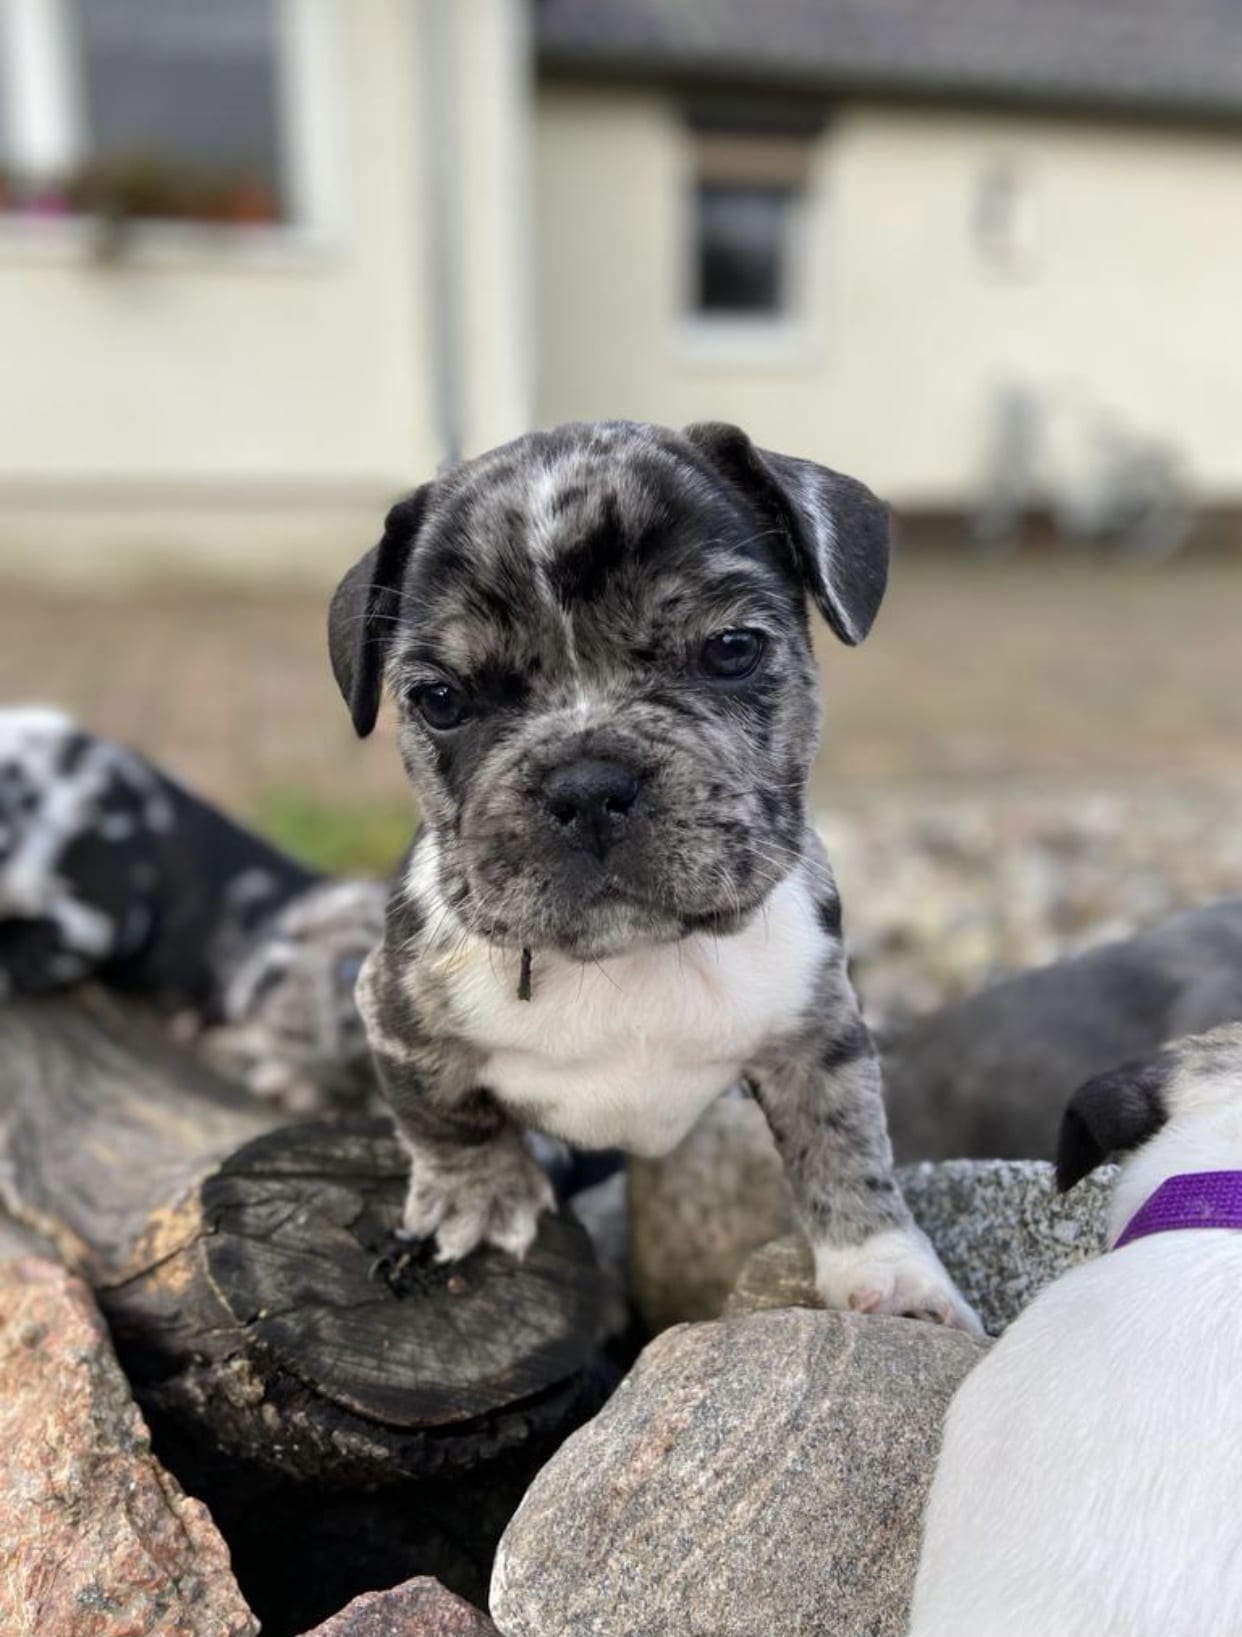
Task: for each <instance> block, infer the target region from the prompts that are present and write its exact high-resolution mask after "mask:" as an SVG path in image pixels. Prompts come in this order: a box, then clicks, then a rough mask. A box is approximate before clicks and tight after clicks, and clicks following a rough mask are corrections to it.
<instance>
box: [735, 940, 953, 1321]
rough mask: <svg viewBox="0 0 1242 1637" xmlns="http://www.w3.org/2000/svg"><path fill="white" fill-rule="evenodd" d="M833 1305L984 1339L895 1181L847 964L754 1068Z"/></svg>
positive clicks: (835, 968)
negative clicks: (792, 1032) (805, 1020)
mask: <svg viewBox="0 0 1242 1637" xmlns="http://www.w3.org/2000/svg"><path fill="white" fill-rule="evenodd" d="M747 1079H748V1080H749V1081H750V1084H751V1086H752V1088H753V1090H754V1092H755V1095H756V1097H757V1099H758V1101H759V1104H760V1106H761V1107H762V1109H763V1111H764V1113H765V1114H766V1115H767V1119H768V1124H769V1125H770V1126H771V1128H772V1134H773V1136H774V1137H775V1139H776V1145H777V1148H778V1149H779V1150H780V1153H781V1157H782V1159H783V1160H784V1163H785V1169H786V1172H787V1174H788V1176H789V1180H790V1186H791V1188H792V1190H793V1196H794V1204H795V1206H796V1208H797V1211H798V1214H799V1216H800V1218H801V1221H802V1226H803V1229H804V1231H805V1233H806V1235H807V1238H808V1239H809V1240H810V1242H811V1249H812V1251H813V1253H814V1257H815V1282H816V1285H817V1286H818V1288H819V1292H820V1295H821V1296H822V1297H823V1299H824V1301H825V1302H826V1304H827V1305H828V1306H829V1307H851V1308H854V1309H856V1310H857V1311H859V1312H862V1313H897V1314H903V1315H906V1316H908V1317H911V1318H923V1319H932V1320H934V1321H936V1322H937V1323H940V1324H948V1325H952V1326H954V1327H955V1328H957V1329H960V1330H966V1331H968V1332H969V1333H970V1334H971V1335H975V1336H980V1335H982V1334H983V1331H982V1327H981V1326H980V1324H979V1321H978V1319H977V1318H976V1317H975V1315H974V1313H973V1312H972V1311H971V1309H970V1307H969V1305H968V1304H967V1303H966V1301H965V1300H964V1298H963V1297H962V1295H961V1294H960V1292H959V1291H958V1290H957V1288H956V1286H955V1285H954V1284H953V1281H952V1280H951V1279H950V1278H949V1276H948V1274H947V1273H946V1272H945V1270H944V1268H943V1267H942V1266H941V1265H940V1260H939V1258H938V1257H937V1255H936V1253H935V1251H934V1250H933V1249H932V1246H931V1243H930V1241H929V1240H928V1239H927V1237H926V1235H925V1234H924V1233H923V1232H922V1230H921V1229H919V1228H918V1227H916V1226H915V1223H914V1220H913V1218H912V1217H911V1215H910V1211H909V1207H908V1206H907V1205H906V1202H905V1200H904V1199H903V1198H902V1196H901V1190H900V1189H899V1188H898V1186H897V1180H896V1178H895V1177H894V1175H893V1156H892V1148H891V1146H890V1144H889V1140H888V1131H887V1128H886V1125H885V1120H884V1102H883V1095H882V1090H881V1079H880V1065H879V1060H878V1059H877V1057H876V1053H875V1048H874V1046H873V1045H872V1043H871V1036H870V1034H869V1033H868V1031H867V1027H866V1025H865V1024H864V1022H863V1020H862V1018H861V1017H860V1016H859V1013H858V1004H857V1001H856V999H855V997H854V993H853V990H852V989H851V987H850V984H849V980H848V978H847V977H846V975H845V972H844V968H843V967H842V966H840V965H839V964H838V965H831V966H829V967H828V968H827V969H826V970H825V974H824V984H823V985H822V987H821V990H820V995H819V999H818V1001H817V1004H816V1007H815V1022H814V1023H812V1024H810V1025H809V1026H808V1027H807V1028H806V1029H805V1031H804V1032H802V1033H801V1034H800V1035H798V1036H797V1037H795V1038H794V1039H792V1040H787V1041H785V1042H783V1043H782V1045H781V1047H780V1048H779V1049H777V1050H774V1051H772V1052H771V1053H769V1054H768V1055H767V1056H765V1057H764V1058H763V1059H762V1060H761V1061H759V1062H757V1063H755V1064H753V1065H751V1067H750V1068H749V1069H748V1071H747Z"/></svg>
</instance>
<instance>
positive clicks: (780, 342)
mask: <svg viewBox="0 0 1242 1637" xmlns="http://www.w3.org/2000/svg"><path fill="white" fill-rule="evenodd" d="M805 141H806V146H807V167H808V174H807V178H806V181H805V182H804V183H803V184H802V185H801V186H800V187H796V188H794V189H793V190H792V197H791V198H790V201H789V204H788V207H787V208H788V212H789V214H788V218H787V221H786V234H787V239H786V244H785V253H786V256H787V258H788V264H787V266H786V268H785V277H786V291H785V301H784V305H783V307H782V309H781V310H780V311H779V312H773V313H744V312H738V313H728V312H705V311H704V310H703V309H702V308H700V307H699V305H698V299H697V292H698V278H699V249H700V247H699V242H698V187H699V183H700V181H701V179H702V178H701V169H700V164H699V145H698V141H697V139H696V137H695V136H694V134H693V133H690V132H688V133H687V139H686V140H685V141H684V142H683V144H682V150H681V160H682V163H681V175H680V177H679V178H678V187H677V206H678V213H679V223H678V231H677V240H678V245H679V254H678V286H677V290H676V295H675V311H676V318H675V322H674V326H673V344H674V350H675V352H676V354H677V356H678V358H679V359H680V360H681V361H682V362H684V363H687V364H692V365H702V366H705V367H706V368H708V369H713V368H720V369H724V370H729V369H736V368H741V369H744V370H747V371H753V370H760V371H762V370H765V369H773V370H778V371H788V370H789V369H791V368H798V367H802V366H806V365H808V364H810V363H812V362H813V361H814V352H815V348H814V342H813V340H812V333H811V326H810V314H809V305H810V292H811V289H812V284H813V280H812V277H811V268H810V261H811V256H812V237H813V235H812V232H811V220H810V217H811V212H812V211H813V210H814V208H815V200H816V196H817V189H816V188H815V186H814V174H815V164H814V161H815V156H814V139H813V138H810V137H808V138H806V139H805Z"/></svg>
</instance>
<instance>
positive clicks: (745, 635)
mask: <svg viewBox="0 0 1242 1637" xmlns="http://www.w3.org/2000/svg"><path fill="white" fill-rule="evenodd" d="M762 658H763V637H762V636H761V635H760V634H759V632H758V631H717V632H716V633H715V635H714V636H710V637H708V639H707V641H706V642H705V643H704V644H703V648H702V651H701V652H700V654H699V664H700V665H701V666H702V667H703V669H704V671H706V673H707V675H708V676H719V677H725V678H728V679H729V680H730V681H736V680H737V679H738V678H739V677H743V676H749V675H750V673H751V672H752V671H753V670H754V668H755V666H756V665H758V663H759V661H760V660H761V659H762Z"/></svg>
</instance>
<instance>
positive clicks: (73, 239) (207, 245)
mask: <svg viewBox="0 0 1242 1637" xmlns="http://www.w3.org/2000/svg"><path fill="white" fill-rule="evenodd" d="M205 3H209V0H205ZM340 8H341V0H273V9H274V16H275V23H276V42H277V49H276V95H277V120H278V124H277V130H278V137H279V142H280V152H281V158H282V162H283V165H284V176H285V182H286V188H285V194H286V201H287V206H288V219H287V220H285V221H281V222H272V223H256V224H254V225H250V224H246V225H231V224H223V223H207V222H202V223H200V222H171V221H170V222H159V221H150V222H147V221H144V222H139V223H135V224H134V250H133V253H134V254H137V255H138V256H141V257H143V258H145V257H146V256H148V255H150V254H155V255H157V256H162V255H165V254H170V253H171V254H173V255H176V254H177V253H178V252H183V251H190V252H195V253H197V252H201V251H204V250H209V251H210V250H213V249H216V250H223V251H227V254H228V255H230V256H234V255H237V254H239V253H244V254H254V255H257V256H259V257H260V258H262V257H264V256H266V255H268V254H271V253H275V254H276V255H278V256H281V255H283V254H285V253H287V252H289V251H290V250H292V251H295V252H296V251H301V250H304V249H312V248H321V247H326V246H331V245H332V244H333V243H335V242H336V241H337V240H338V239H339V238H340V237H341V235H342V234H343V232H344V229H345V225H346V223H345V201H344V192H343V188H342V175H343V158H344V155H343V138H344V121H343V115H342V107H341V76H342V48H341V39H340V33H341V9H340ZM73 29H74V22H73V16H72V12H71V8H70V0H0V74H3V75H4V76H5V86H4V91H5V96H4V98H3V107H4V108H5V110H6V111H7V114H8V119H7V124H6V129H5V130H4V132H3V133H0V135H3V138H4V140H3V143H0V153H2V154H3V156H4V159H5V162H6V163H7V164H9V165H11V166H12V167H13V169H14V170H15V171H17V172H18V173H19V174H22V175H24V176H29V177H31V178H32V179H33V180H34V181H35V182H38V181H40V180H41V179H44V178H46V179H47V180H48V181H49V182H50V181H52V180H54V179H57V178H60V177H63V176H65V175H67V174H69V173H70V172H72V171H73V170H74V169H75V168H76V167H78V166H79V165H81V163H82V162H83V160H84V159H85V158H86V157H87V156H88V153H89V136H88V132H87V129H86V102H85V94H84V88H83V86H82V84H81V82H80V76H79V68H78V65H79V55H78V51H77V49H76V42H75V40H74V38H73ZM89 226H90V224H89V220H88V219H84V218H82V217H79V216H67V217H60V218H56V217H42V216H35V215H26V214H21V213H15V212H9V213H5V214H2V215H0V245H4V246H6V247H8V246H10V245H11V244H12V243H13V242H14V241H18V242H20V241H26V242H27V243H30V242H32V241H34V240H39V241H42V242H43V243H44V244H45V245H49V244H50V245H51V246H53V247H55V246H56V245H57V244H61V245H64V244H66V243H69V244H80V243H81V242H82V239H83V232H84V230H86V229H89Z"/></svg>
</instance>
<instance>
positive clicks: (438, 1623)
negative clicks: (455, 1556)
mask: <svg viewBox="0 0 1242 1637" xmlns="http://www.w3.org/2000/svg"><path fill="white" fill-rule="evenodd" d="M306 1637H496V1628H495V1626H494V1625H493V1624H492V1622H491V1621H490V1620H489V1619H488V1618H487V1616H486V1615H485V1614H481V1613H480V1612H479V1610H478V1609H476V1608H473V1607H471V1605H470V1604H469V1603H467V1602H464V1601H463V1599H462V1598H460V1597H455V1596H454V1594H453V1593H452V1592H451V1591H447V1590H446V1589H445V1588H444V1587H443V1586H442V1585H441V1584H440V1582H439V1581H438V1580H433V1579H431V1577H430V1576H428V1575H419V1576H418V1577H417V1578H416V1579H414V1580H407V1581H405V1582H404V1584H402V1585H400V1586H391V1587H389V1589H388V1590H387V1591H380V1592H364V1593H363V1594H362V1596H361V1597H355V1598H354V1600H353V1602H352V1603H347V1604H346V1605H345V1607H344V1608H343V1609H342V1610H341V1611H340V1613H339V1614H334V1615H333V1616H332V1618H331V1619H330V1620H325V1621H324V1622H323V1624H322V1625H319V1626H316V1627H315V1629H314V1631H308V1632H307V1633H306Z"/></svg>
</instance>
